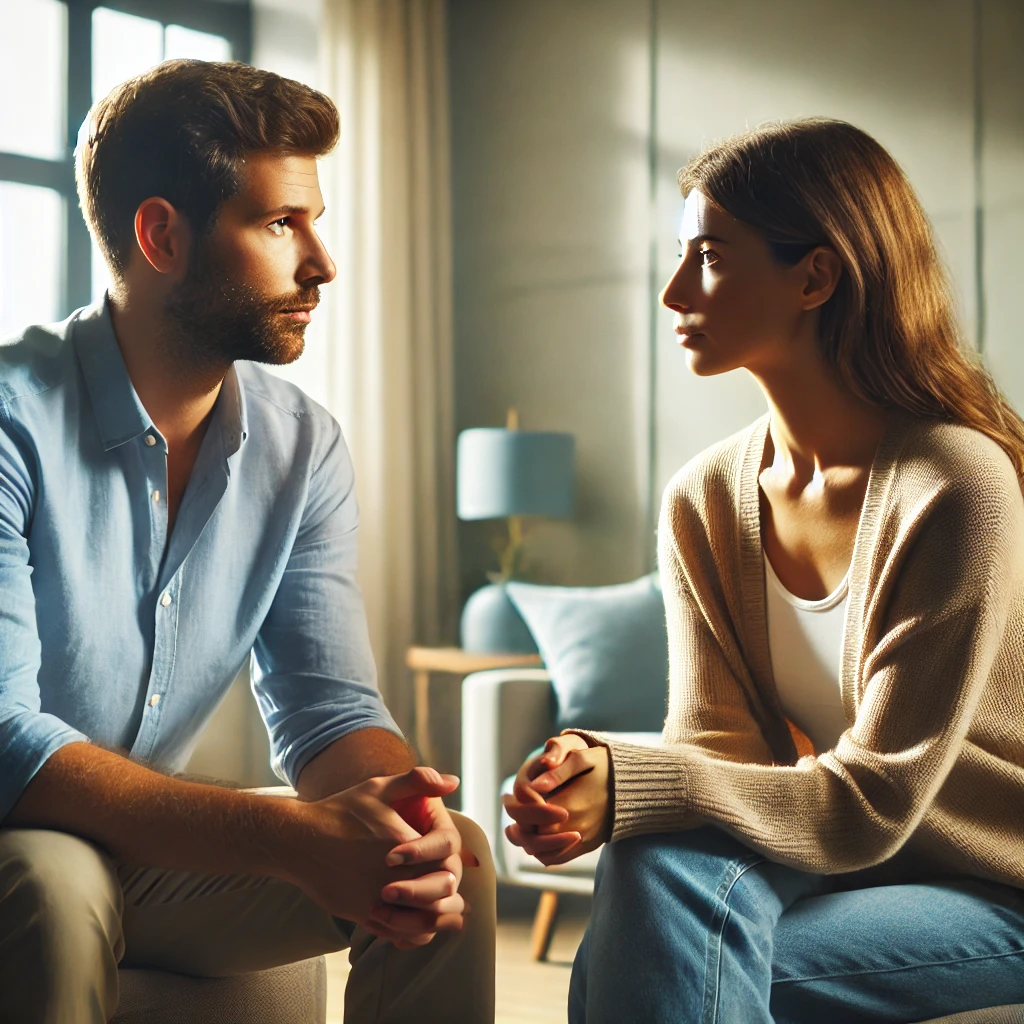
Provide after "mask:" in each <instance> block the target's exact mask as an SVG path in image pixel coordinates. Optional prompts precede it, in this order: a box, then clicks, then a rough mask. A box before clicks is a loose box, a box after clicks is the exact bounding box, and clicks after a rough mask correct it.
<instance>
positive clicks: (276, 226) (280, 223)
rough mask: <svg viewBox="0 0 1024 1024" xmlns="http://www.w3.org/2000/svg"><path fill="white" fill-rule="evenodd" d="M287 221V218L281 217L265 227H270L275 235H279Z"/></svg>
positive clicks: (281, 233) (282, 232)
mask: <svg viewBox="0 0 1024 1024" xmlns="http://www.w3.org/2000/svg"><path fill="white" fill-rule="evenodd" d="M287 223H288V218H287V217H282V218H281V219H280V220H275V221H274V223H273V224H268V225H267V227H268V228H270V230H271V231H273V233H274V234H275V235H278V236H280V235H283V234H284V226H285V224H287Z"/></svg>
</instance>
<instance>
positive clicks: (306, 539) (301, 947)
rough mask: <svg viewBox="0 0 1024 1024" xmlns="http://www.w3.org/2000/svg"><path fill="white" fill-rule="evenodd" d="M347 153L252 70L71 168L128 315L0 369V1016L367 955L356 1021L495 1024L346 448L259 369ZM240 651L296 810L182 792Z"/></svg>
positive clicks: (482, 869)
mask: <svg viewBox="0 0 1024 1024" xmlns="http://www.w3.org/2000/svg"><path fill="white" fill-rule="evenodd" d="M337 137H338V116H337V111H336V109H335V108H334V106H333V104H332V103H331V102H330V100H328V99H327V98H326V97H325V96H322V95H321V94H319V93H317V92H314V91H313V90H311V89H308V88H306V87H305V86H302V85H299V84H298V83H296V82H291V81H288V80H286V79H283V78H280V77H278V76H277V75H273V74H270V73H269V72H264V71H259V70H256V69H254V68H250V67H247V66H245V65H241V64H206V63H203V62H199V61H170V62H167V63H165V64H162V65H160V66H159V67H157V68H155V69H154V70H153V71H151V72H148V73H147V74H145V75H142V76H140V77H138V78H136V79H133V80H132V81H129V82H126V83H125V84H124V85H122V86H120V87H118V88H117V89H115V90H114V91H113V92H112V93H111V94H110V95H109V96H108V97H106V99H104V100H102V101H100V102H99V103H98V104H97V105H96V107H95V108H94V109H93V111H92V113H91V114H90V120H89V122H88V123H87V130H85V131H84V132H83V136H82V138H81V140H80V144H79V148H78V151H77V154H76V159H77V163H76V174H77V180H78V189H79V195H80V198H81V203H82V209H83V211H84V212H85V216H86V219H87V220H88V222H89V225H90V229H91V231H92V233H93V236H94V238H95V239H96V241H97V242H98V244H99V245H100V247H101V249H102V250H103V253H104V255H105V257H106V260H107V262H108V264H109V266H110V269H111V275H112V279H113V282H114V284H113V287H112V289H111V291H110V294H109V296H108V298H107V301H106V302H105V303H103V304H101V305H98V306H96V307H93V308H89V309H85V310H79V311H77V312H76V313H74V314H72V316H71V317H70V318H69V319H68V320H67V321H65V322H64V323H62V324H57V325H51V326H46V327H31V328H29V329H27V330H26V331H25V332H24V334H23V335H22V336H21V338H20V339H18V340H17V341H16V342H15V343H14V344H13V345H11V346H9V347H6V348H3V349H0V823H2V825H0V1020H4V1021H8V1020H9V1021H17V1022H19V1024H33V1022H42V1021H46V1022H74V1024H83V1022H90V1024H91V1022H94V1021H95V1022H100V1021H106V1020H107V1019H108V1018H109V1017H110V1015H111V1014H112V1013H113V1012H114V1010H115V1008H116V1005H117V964H118V961H120V962H121V963H122V964H124V965H126V966H148V967H157V968H166V969H169V970H175V971H181V972H184V973H189V974H199V975H209V976H218V975H229V974H233V973H238V972H244V971H249V970H254V969H259V968H264V967H269V966H272V965H276V964H281V963H287V962H290V961H294V960H298V959H301V958H304V957H309V956H313V955H316V954H319V953H322V952H325V951H328V950H335V949H340V948H343V947H345V946H347V945H350V946H351V947H352V961H353V968H352V973H351V976H350V980H349V983H348V988H347V991H346V1020H350V1021H359V1022H363V1021H380V1022H399V1021H402V1022H405V1021H414V1020H415V1021H444V1022H446V1024H452V1022H458V1024H462V1022H465V1024H475V1022H483V1021H489V1020H492V1019H493V944H494V908H493V903H494V876H493V868H492V867H491V865H490V860H489V856H488V851H487V848H486V841H485V840H484V838H483V836H482V834H481V833H480V831H479V830H478V829H476V827H475V826H474V825H472V823H471V822H469V821H468V820H467V819H462V818H458V816H454V815H449V814H448V812H447V811H446V810H445V808H444V806H443V804H442V802H441V797H442V796H443V795H445V794H447V793H450V792H451V791H452V790H453V789H454V788H455V786H456V785H457V780H455V779H453V778H452V777H443V776H440V775H439V774H438V773H437V772H435V771H433V770H432V769H427V768H414V765H415V760H414V757H413V754H412V752H411V751H410V749H409V747H408V745H407V744H406V742H405V741H404V739H403V738H402V736H401V734H400V732H399V731H398V729H397V728H396V726H395V724H394V722H393V721H392V719H391V717H390V715H389V714H388V713H387V711H386V709H385V708H384V706H383V704H382V702H381V700H380V696H379V693H378V691H377V687H376V682H375V675H374V666H373V659H372V655H371V653H370V650H369V644H368V638H367V631H366V624H365V617H364V612H363V606H362V601H361V598H360V594H359V591H358V588H357V585H356V582H355V561H356V518H357V517H356V507H355V496H354V490H353V474H352V465H351V462H350V460H349V456H348V453H347V451H346V448H345V444H344V441H343V439H342V437H341V434H340V431H339V429H338V426H337V424H336V423H335V422H334V420H333V419H332V418H331V417H330V416H329V415H328V414H327V413H326V412H325V411H324V410H323V409H321V408H320V407H319V406H317V405H316V404H315V403H313V402H312V401H311V400H310V399H308V398H307V397H306V396H305V395H304V394H302V393H301V392H300V391H299V390H298V389H296V388H294V387H292V386H291V385H288V384H286V383H284V382H282V381H280V380H278V379H276V378H275V377H273V376H271V375H269V374H267V373H266V372H265V371H263V370H261V369H258V368H257V367H255V366H253V365H252V364H251V362H249V361H257V362H264V363H287V362H291V361H292V360H294V359H296V358H297V357H298V356H299V355H300V353H301V352H302V347H303V331H304V329H305V326H306V324H307V323H308V322H309V320H310V317H311V314H312V311H313V309H314V307H315V306H316V304H317V301H318V298H319V287H320V285H324V284H327V283H328V282H330V280H331V279H332V278H333V277H334V275H335V268H334V265H333V263H332V262H331V259H330V256H329V255H328V254H327V252H326V250H325V249H324V246H323V244H322V243H321V241H320V239H319V237H318V235H317V232H316V228H315V226H314V225H315V221H316V219H317V217H318V216H319V215H320V213H321V212H322V209H323V200H322V197H321V193H320V187H319V184H318V179H317V168H316V158H317V157H318V156H320V155H322V154H324V153H326V152H328V151H329V150H330V149H331V148H332V147H333V145H334V144H335V142H336V140H337ZM250 650H251V651H252V652H253V662H254V675H253V680H254V682H253V685H254V690H255V692H256V695H257V698H258V700H259V705H260V709H261V712H262V714H263V717H264V719H265V721H266V724H267V728H268V731H269V733H270V737H271V744H272V750H273V761H274V767H275V770H276V771H277V772H278V774H279V775H280V776H281V777H282V778H283V779H285V780H287V781H288V782H290V783H291V784H292V785H293V786H294V787H295V789H296V790H297V791H298V798H297V799H294V798H282V797H281V796H276V795H265V794H261V793H252V792H246V791H242V790H233V789H229V788H225V787H220V786H215V785H209V784H204V783H200V782H196V781H191V780H187V779H183V778H176V777H174V776H173V775H169V774H162V773H161V769H162V770H170V771H175V770H178V769H180V768H181V767H182V766H183V764H184V762H185V761H186V759H187V756H188V753H189V750H190V748H191V746H192V744H193V741H194V739H195V736H196V734H197V733H198V732H199V730H200V728H201V727H202V725H203V723H204V722H205V721H206V719H207V718H208V717H209V715H210V714H211V712H212V711H213V709H214V707H215V706H216V704H217V702H218V700H219V699H220V697H221V696H222V695H223V694H224V691H225V689H226V688H227V686H228V684H229V683H230V681H231V679H232V678H233V676H234V675H235V673H236V671H237V669H238V667H239V665H241V664H243V663H244V662H245V661H246V660H247V659H248V658H249V652H250ZM402 801H404V803H403V802H402ZM396 803H397V807H398V809H396V806H395V805H396ZM400 810H401V812H402V813H399V811H400ZM403 815H404V816H403ZM453 818H455V819H456V820H455V821H453ZM406 819H408V820H406ZM410 822H411V823H412V824H410ZM414 826H415V827H414ZM463 837H465V839H466V843H465V845H463ZM470 908H471V909H472V911H473V913H472V915H469V913H468V912H469V909H470Z"/></svg>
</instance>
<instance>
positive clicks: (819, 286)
mask: <svg viewBox="0 0 1024 1024" xmlns="http://www.w3.org/2000/svg"><path fill="white" fill-rule="evenodd" d="M801 263H802V264H803V265H804V267H805V268H806V274H807V277H806V280H805V282H804V290H803V300H804V301H803V307H804V310H812V309H817V308H818V307H819V306H823V305H824V304H825V303H826V302H828V300H829V299H831V298H832V293H833V292H834V291H835V290H836V287H837V286H838V284H839V279H840V278H841V277H842V276H843V261H842V260H841V259H840V258H839V255H838V253H836V251H835V249H830V248H829V247H828V246H825V245H819V246H818V247H817V248H816V249H812V250H811V251H810V252H809V253H808V254H807V255H806V256H805V257H804V258H803V260H801Z"/></svg>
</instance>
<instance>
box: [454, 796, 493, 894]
mask: <svg viewBox="0 0 1024 1024" xmlns="http://www.w3.org/2000/svg"><path fill="white" fill-rule="evenodd" d="M452 821H453V822H454V823H455V827H456V828H457V829H458V830H459V834H460V835H461V836H462V861H463V872H462V887H461V891H462V892H463V894H464V895H466V896H468V895H469V893H470V891H473V892H474V893H475V894H476V896H477V900H479V899H481V898H485V899H489V900H491V901H493V900H494V891H495V887H496V881H495V872H494V858H493V857H492V856H491V848H490V846H488V844H487V837H486V836H485V835H484V833H483V830H482V829H481V828H480V826H479V825H478V824H477V823H476V822H475V821H473V819H472V818H467V817H466V816H465V815H464V814H458V813H457V812H454V811H453V812H452Z"/></svg>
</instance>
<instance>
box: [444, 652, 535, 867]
mask: <svg viewBox="0 0 1024 1024" xmlns="http://www.w3.org/2000/svg"><path fill="white" fill-rule="evenodd" d="M554 732H555V694H554V690H552V688H551V679H550V676H549V675H548V673H547V671H546V670H545V669H542V668H501V669H491V670H489V671H487V672H473V673H472V674H471V675H468V676H466V678H465V679H463V681H462V813H463V814H466V815H468V816H469V817H470V818H472V819H473V820H474V821H475V822H476V823H477V824H478V825H479V826H480V827H481V828H482V829H483V830H484V834H485V835H486V836H487V841H488V842H489V843H490V844H491V850H492V851H494V855H495V858H497V857H498V856H499V851H500V849H501V843H500V839H501V803H500V800H499V796H498V794H499V791H500V789H501V784H502V782H504V780H505V779H506V778H508V776H509V775H513V774H515V772H516V771H517V770H518V769H519V766H520V765H521V764H522V763H523V760H524V759H525V758H526V755H527V754H528V753H529V752H530V751H531V750H533V749H535V748H536V747H539V746H541V745H542V744H543V743H544V741H545V740H546V739H547V738H548V737H549V736H552V735H553V734H554Z"/></svg>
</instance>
